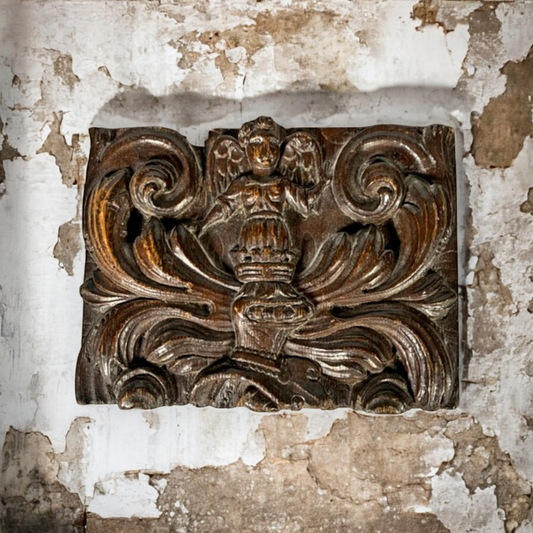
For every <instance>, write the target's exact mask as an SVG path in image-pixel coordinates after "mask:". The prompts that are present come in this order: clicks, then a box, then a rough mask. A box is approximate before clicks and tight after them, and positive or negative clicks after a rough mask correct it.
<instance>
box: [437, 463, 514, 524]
mask: <svg viewBox="0 0 533 533" xmlns="http://www.w3.org/2000/svg"><path fill="white" fill-rule="evenodd" d="M431 487H432V495H431V503H430V508H431V510H432V511H433V512H434V513H435V514H436V515H437V517H438V519H439V520H440V521H441V522H442V523H443V524H444V525H445V526H446V527H447V528H448V529H449V530H450V532H451V533H505V529H504V527H503V518H504V514H503V515H502V511H501V509H498V503H497V500H496V496H495V495H494V487H487V488H486V489H483V490H481V489H476V490H475V492H474V493H473V494H470V491H469V490H468V488H467V487H466V485H465V483H464V481H463V479H462V477H461V476H460V475H459V474H457V473H450V472H448V471H444V472H443V473H442V474H440V475H438V476H435V477H433V479H432V480H431Z"/></svg>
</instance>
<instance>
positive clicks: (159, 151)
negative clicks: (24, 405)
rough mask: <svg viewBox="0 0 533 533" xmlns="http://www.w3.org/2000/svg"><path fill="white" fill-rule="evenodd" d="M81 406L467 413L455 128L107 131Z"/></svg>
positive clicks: (91, 212)
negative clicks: (461, 387) (193, 138)
mask: <svg viewBox="0 0 533 533" xmlns="http://www.w3.org/2000/svg"><path fill="white" fill-rule="evenodd" d="M91 138H92V149H91V156H90V161H89V166H88V171H87V185H86V190H85V198H84V236H85V242H86V246H87V268H86V281H85V283H84V285H83V286H82V295H83V298H84V299H85V317H84V318H85V327H84V338H83V346H82V349H81V352H80V355H79V359H78V367H77V377H76V394H77V399H78V401H79V402H80V403H118V404H119V406H120V407H123V408H132V407H139V408H153V407H158V406H161V405H171V404H185V403H192V404H195V405H198V406H206V405H211V406H215V407H235V406H247V407H249V408H251V409H255V410H259V411H269V410H278V409H286V408H290V409H299V408H301V407H317V408H323V409H332V408H335V407H352V408H355V409H362V410H367V411H373V412H378V413H397V412H401V411H403V410H406V409H409V408H412V407H420V408H423V409H430V410H433V409H438V408H441V407H453V406H454V405H455V403H456V401H457V387H458V385H457V366H458V364H457V360H458V354H457V266H456V256H457V251H456V250H457V239H456V222H455V221H456V212H455V205H456V201H455V164H454V135H453V130H452V129H451V128H448V127H444V126H429V127H426V128H415V127H404V126H375V127H369V128H334V129H327V128H321V129H318V128H311V129H293V130H285V129H283V128H282V127H281V126H279V125H278V124H276V123H275V122H274V121H273V120H272V119H269V118H267V117H260V118H258V119H257V120H255V121H253V122H249V123H246V124H244V125H243V126H242V127H241V128H240V129H239V130H215V131H212V132H211V133H210V136H209V138H208V140H207V142H206V146H205V148H199V147H194V146H191V145H190V144H189V143H188V142H187V140H186V139H185V138H184V137H183V136H181V135H180V134H178V133H176V132H174V131H171V130H166V129H162V128H129V129H120V130H105V129H93V130H91Z"/></svg>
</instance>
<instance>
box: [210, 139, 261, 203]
mask: <svg viewBox="0 0 533 533" xmlns="http://www.w3.org/2000/svg"><path fill="white" fill-rule="evenodd" d="M206 149H207V168H206V176H205V182H204V185H205V190H204V193H205V195H206V204H205V206H206V207H207V209H209V207H210V206H212V205H213V202H214V201H215V200H216V198H218V196H220V195H221V194H222V193H223V192H225V191H226V189H227V188H228V187H229V185H230V184H231V182H232V181H233V180H235V179H236V178H238V177H239V176H242V175H243V174H246V173H247V172H250V170H251V169H250V163H249V161H248V158H247V157H246V153H245V151H244V150H243V148H242V147H241V145H240V144H239V142H238V141H237V139H235V137H232V136H230V135H224V134H219V133H218V132H214V133H212V137H210V138H209V139H208V141H207V146H206Z"/></svg>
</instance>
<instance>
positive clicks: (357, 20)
mask: <svg viewBox="0 0 533 533" xmlns="http://www.w3.org/2000/svg"><path fill="white" fill-rule="evenodd" d="M0 36H1V42H0V98H1V100H0V161H1V164H0V236H1V240H0V250H1V251H0V285H1V286H2V288H1V291H0V357H1V369H2V370H1V371H0V441H1V442H0V446H1V445H2V444H3V453H2V457H1V482H0V491H1V499H0V531H2V532H5V533H19V532H24V533H27V532H28V533H29V532H32V533H34V532H35V533H41V532H43V533H48V532H50V533H52V532H53V533H62V532H69V533H70V532H72V533H79V532H82V531H88V532H90V533H101V532H106V533H109V532H114V531H117V532H119V531H120V532H122V531H129V532H131V533H137V532H141V531H142V532H150V533H152V532H154V533H155V532H158V533H160V532H167V531H173V532H184V533H189V532H190V533H192V532H235V531H237V532H240V531H243V532H248V531H250V532H253V531H261V532H264V531H273V532H284V533H292V532H305V533H310V532H313V533H314V532H319V531H322V532H344V531H346V532H353V531H363V532H367V531H376V532H377V531H380V532H383V533H385V532H399V533H403V532H405V531H412V532H413V533H415V532H417V533H419V532H423V533H436V532H438V533H440V532H451V533H467V532H475V533H497V532H511V531H516V532H517V533H532V532H533V515H532V514H531V507H532V503H531V483H532V482H533V454H532V453H531V450H532V449H533V359H532V358H531V350H532V340H533V328H532V323H533V317H532V316H531V313H532V312H533V301H532V298H533V282H532V280H533V253H532V251H531V234H532V230H533V217H532V216H531V214H532V213H533V188H531V189H530V187H533V175H532V174H533V139H532V133H533V125H532V97H533V51H532V50H533V48H532V45H533V3H531V2H530V1H519V0H516V1H506V2H503V1H502V2H477V1H469V0H466V1H453V0H420V1H419V2H418V3H416V2H415V1H412V0H411V1H410V0H405V1H404V0H383V1H381V2H374V1H373V0H361V1H358V2H352V1H348V0H340V1H337V2H323V1H320V0H317V1H304V0H301V1H295V2H286V1H284V0H276V1H272V2H259V1H258V2H254V1H251V0H249V1H245V0H240V1H234V2H221V3H214V2H213V3H211V2H207V1H194V2H193V1H189V0H184V1H181V2H177V1H172V0H129V1H114V2H107V1H103V0H85V1H82V0H79V1H78V0H69V1H67V0H49V1H47V2H41V1H38V0H20V1H14V0H0ZM260 114H267V115H271V116H273V117H274V118H275V119H276V120H278V121H279V122H280V123H282V124H283V125H285V126H287V127H295V126H315V125H317V126H341V125H342V126H359V125H366V124H371V123H376V122H379V123H402V124H409V125H421V124H430V123H443V124H448V125H453V126H455V127H456V128H457V132H458V179H459V186H458V190H459V199H460V200H459V202H460V205H459V211H460V226H461V228H460V230H461V231H460V242H461V243H462V244H461V246H462V248H461V254H460V255H461V285H462V286H463V291H462V292H463V302H464V306H463V343H462V357H463V371H462V389H461V401H460V408H459V409H457V410H455V411H449V412H448V411H447V412H438V413H423V412H412V413H408V414H406V415H404V416H397V417H379V416H368V415H366V416H365V415H361V414H357V413H351V412H347V411H343V410H340V411H336V412H331V413H323V412H310V411H306V412H300V413H291V414H275V415H260V414H256V413H251V412H248V411H246V410H244V409H236V410H232V411H227V412H224V411H217V410H214V409H195V408H192V407H190V406H189V407H183V408H164V409H158V410H156V411H153V412H140V411H138V412H119V410H118V409H117V407H116V406H78V405H77V404H76V403H75V400H74V385H73V377H74V368H75V362H76V357H77V352H78V350H79V346H80V335H81V316H82V301H81V299H80V297H79V296H78V287H79V285H80V284H81V282H82V277H83V261H84V258H83V253H82V250H83V245H82V241H81V229H80V198H81V193H82V189H83V181H84V165H85V163H86V159H87V155H88V149H89V146H88V136H87V133H88V128H89V127H90V126H93V125H96V126H111V127H116V126H132V125H163V126H167V127H171V128H174V129H178V130H179V131H180V132H182V133H185V134H186V135H187V136H188V138H189V140H190V141H191V142H193V143H196V144H198V143H202V142H203V140H204V139H205V137H206V134H207V131H208V130H209V129H210V128H212V127H218V126H227V127H238V126H239V125H240V124H241V123H242V122H243V121H245V120H250V119H251V118H254V117H256V116H258V115H260Z"/></svg>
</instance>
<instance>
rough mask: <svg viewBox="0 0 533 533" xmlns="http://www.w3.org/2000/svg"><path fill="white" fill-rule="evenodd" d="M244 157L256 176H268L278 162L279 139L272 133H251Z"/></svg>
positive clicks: (264, 131) (260, 131) (263, 131)
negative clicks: (245, 156)
mask: <svg viewBox="0 0 533 533" xmlns="http://www.w3.org/2000/svg"><path fill="white" fill-rule="evenodd" d="M246 155H247V157H248V160H249V161H250V165H251V167H252V171H253V173H254V174H255V175H256V176H270V175H271V174H272V173H273V172H274V170H275V169H276V167H277V165H278V162H279V157H280V139H279V137H278V136H277V135H275V134H274V133H273V132H272V131H266V130H256V131H254V132H252V134H251V135H250V137H249V138H248V139H247V142H246Z"/></svg>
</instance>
